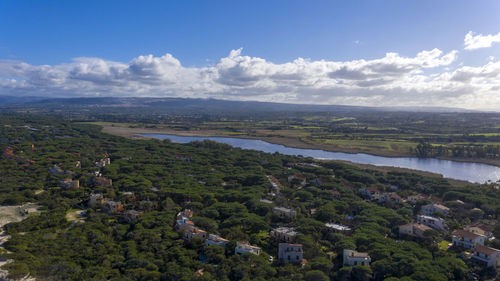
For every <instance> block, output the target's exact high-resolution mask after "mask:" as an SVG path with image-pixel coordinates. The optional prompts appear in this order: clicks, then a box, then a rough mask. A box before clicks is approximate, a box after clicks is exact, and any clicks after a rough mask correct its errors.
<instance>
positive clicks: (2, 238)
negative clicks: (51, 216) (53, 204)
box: [0, 203, 38, 281]
mask: <svg viewBox="0 0 500 281" xmlns="http://www.w3.org/2000/svg"><path fill="white" fill-rule="evenodd" d="M37 211H38V205H36V204H33V203H26V204H24V205H20V206H0V250H5V248H4V247H3V245H4V243H5V242H7V241H8V240H9V239H10V236H9V235H7V234H6V233H5V232H4V231H3V226H4V225H6V224H8V223H10V222H18V221H22V220H23V219H25V218H27V217H28V215H29V214H30V213H34V212H37ZM11 262H12V260H4V259H3V258H2V257H0V280H8V279H6V276H7V274H8V272H7V271H6V270H2V269H1V267H2V266H3V265H5V264H8V263H11ZM20 280H23V281H33V280H35V279H34V278H32V277H29V276H26V277H24V278H21V279H20Z"/></svg>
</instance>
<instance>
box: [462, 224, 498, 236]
mask: <svg viewBox="0 0 500 281" xmlns="http://www.w3.org/2000/svg"><path fill="white" fill-rule="evenodd" d="M464 230H467V231H470V232H472V233H475V234H479V235H484V236H486V237H487V238H493V228H491V227H489V226H487V225H485V224H483V223H480V222H477V223H473V224H469V225H467V226H466V227H465V228H464Z"/></svg>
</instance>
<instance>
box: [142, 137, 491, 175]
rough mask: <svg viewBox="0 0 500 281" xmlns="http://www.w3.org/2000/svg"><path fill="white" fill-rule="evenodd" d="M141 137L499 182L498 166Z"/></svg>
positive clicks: (249, 142)
mask: <svg viewBox="0 0 500 281" xmlns="http://www.w3.org/2000/svg"><path fill="white" fill-rule="evenodd" d="M140 135H141V136H145V137H151V138H157V139H170V140H171V141H172V142H176V143H189V142H192V141H203V140H212V141H216V142H220V143H225V144H229V145H231V146H233V147H240V148H243V149H253V150H259V151H263V152H268V153H275V152H279V153H281V154H286V155H302V156H305V157H312V158H316V159H327V160H345V161H350V162H354V163H360V164H370V165H375V166H390V167H399V168H407V169H414V170H420V171H426V172H431V173H436V174H442V175H443V176H444V177H446V178H452V179H458V180H465V181H470V182H476V183H484V182H486V181H488V180H491V181H493V182H496V181H498V180H499V179H500V167H496V166H493V165H488V164H482V163H474V162H457V161H451V160H439V159H434V158H416V157H383V156H376V155H370V154H365V153H354V154H351V153H343V152H331V151H325V150H319V149H303V148H293V147H287V146H284V145H281V144H273V143H268V142H265V141H262V140H255V139H240V138H224V137H184V136H175V135H166V134H140Z"/></svg>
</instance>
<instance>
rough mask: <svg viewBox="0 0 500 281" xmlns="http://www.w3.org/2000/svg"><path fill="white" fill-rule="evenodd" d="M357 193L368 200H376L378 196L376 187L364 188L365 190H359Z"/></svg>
mask: <svg viewBox="0 0 500 281" xmlns="http://www.w3.org/2000/svg"><path fill="white" fill-rule="evenodd" d="M359 193H360V194H361V196H362V197H363V198H365V199H369V200H378V198H379V196H380V192H379V191H378V189H377V188H376V187H366V188H360V189H359Z"/></svg>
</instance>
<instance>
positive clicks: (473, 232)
mask: <svg viewBox="0 0 500 281" xmlns="http://www.w3.org/2000/svg"><path fill="white" fill-rule="evenodd" d="M420 213H421V214H420V215H418V216H417V221H416V222H415V223H409V224H405V225H400V226H399V234H400V235H408V236H414V237H419V238H423V237H425V232H426V231H428V230H431V229H434V230H437V231H447V227H446V220H445V219H443V218H442V217H438V216H436V214H440V216H443V215H444V216H447V215H449V214H450V209H449V208H448V207H446V206H443V205H442V204H439V203H432V204H428V205H424V206H422V207H421V210H420ZM451 238H452V245H453V246H454V247H458V248H462V249H464V250H467V251H472V254H471V255H470V258H471V259H472V260H474V261H476V262H478V263H479V264H480V265H483V266H486V267H490V266H493V267H496V266H497V264H498V263H499V262H500V259H499V257H500V250H498V249H494V248H491V247H487V246H485V245H484V244H485V241H487V240H488V239H493V238H494V237H493V229H492V228H490V227H489V226H487V225H485V224H483V223H480V222H476V223H473V224H470V225H467V226H465V227H464V228H463V229H458V230H455V231H453V232H452V233H451Z"/></svg>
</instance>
